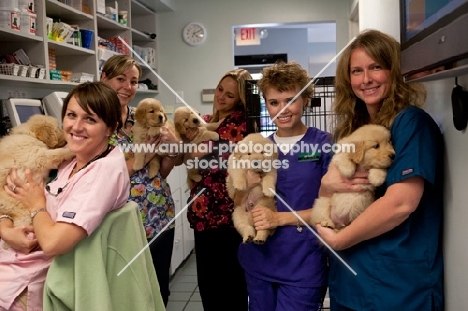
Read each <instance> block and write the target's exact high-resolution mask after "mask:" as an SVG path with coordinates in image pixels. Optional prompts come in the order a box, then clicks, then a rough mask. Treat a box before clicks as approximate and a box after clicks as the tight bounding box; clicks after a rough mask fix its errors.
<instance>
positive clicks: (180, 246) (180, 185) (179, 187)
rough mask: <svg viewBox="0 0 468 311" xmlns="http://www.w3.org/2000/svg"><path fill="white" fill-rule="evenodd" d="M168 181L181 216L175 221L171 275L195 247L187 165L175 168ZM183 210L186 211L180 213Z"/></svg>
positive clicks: (177, 210) (177, 211)
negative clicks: (189, 209) (190, 220)
mask: <svg viewBox="0 0 468 311" xmlns="http://www.w3.org/2000/svg"><path fill="white" fill-rule="evenodd" d="M167 181H168V183H169V185H170V186H171V190H172V197H173V199H174V204H175V213H176V215H179V216H178V217H177V218H176V220H175V234H174V249H173V251H172V261H171V274H173V273H174V272H175V271H176V269H177V268H178V267H179V266H180V264H181V263H182V262H183V261H184V260H185V259H186V258H187V257H188V256H189V255H190V253H191V252H192V250H193V248H194V246H195V241H194V238H193V229H192V228H190V224H189V222H188V220H187V208H185V206H186V205H187V199H188V197H189V195H190V189H189V188H188V186H187V171H186V168H185V165H181V166H176V167H174V169H173V170H172V171H171V173H170V174H169V176H168V178H167ZM184 208H185V209H184ZM183 209H184V211H183V212H182V213H180V212H181V211H182V210H183ZM179 213H180V214H179Z"/></svg>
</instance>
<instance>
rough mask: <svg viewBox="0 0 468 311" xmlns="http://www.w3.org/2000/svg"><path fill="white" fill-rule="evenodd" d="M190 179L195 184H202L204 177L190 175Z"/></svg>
mask: <svg viewBox="0 0 468 311" xmlns="http://www.w3.org/2000/svg"><path fill="white" fill-rule="evenodd" d="M190 179H191V180H193V181H195V182H200V181H201V180H202V176H201V175H199V174H194V175H190Z"/></svg>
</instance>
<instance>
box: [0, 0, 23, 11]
mask: <svg viewBox="0 0 468 311" xmlns="http://www.w3.org/2000/svg"><path fill="white" fill-rule="evenodd" d="M18 8H19V3H18V0H1V1H0V10H2V11H12V10H17V9H18Z"/></svg>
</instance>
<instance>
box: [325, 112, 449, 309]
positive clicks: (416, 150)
mask: <svg viewBox="0 0 468 311" xmlns="http://www.w3.org/2000/svg"><path fill="white" fill-rule="evenodd" d="M391 134H392V143H393V146H394V148H395V153H396V157H395V160H394V162H393V164H392V166H391V167H390V168H389V170H388V175H387V179H386V182H385V184H384V185H383V186H382V187H381V188H379V189H378V196H382V195H383V194H384V193H385V191H386V188H387V187H389V186H391V185H392V184H394V183H397V182H401V181H403V180H405V179H407V178H410V177H414V176H420V177H422V178H423V179H424V181H425V183H424V193H423V196H422V198H421V201H420V203H419V205H418V207H417V209H416V210H415V211H414V212H413V213H412V214H411V215H410V216H409V218H408V219H406V220H405V221H404V222H403V223H401V224H400V225H399V226H397V227H396V228H394V229H393V230H391V231H389V232H387V233H385V234H382V235H380V236H378V237H376V238H373V239H370V240H367V241H364V242H361V243H359V244H357V245H355V246H353V247H351V248H349V249H346V250H344V251H340V252H338V254H339V255H340V256H342V258H343V259H344V260H345V261H346V262H347V263H348V264H349V265H350V266H351V267H352V268H353V269H354V270H355V271H356V272H357V275H356V276H354V275H353V274H352V273H351V272H350V271H349V270H348V269H347V268H346V267H345V266H344V265H343V264H342V263H341V262H340V261H338V260H337V259H336V258H335V257H334V256H333V255H330V275H329V287H330V296H332V297H334V299H335V300H336V301H337V303H338V304H340V305H343V306H346V307H348V308H351V309H354V310H359V311H361V310H376V311H385V310H389V311H395V310H405V311H412V310H414V311H421V310H442V309H443V257H442V239H441V234H442V215H443V214H442V213H443V197H442V195H443V193H442V185H443V174H442V169H443V167H442V165H443V154H444V150H443V141H442V134H441V132H440V130H439V128H438V126H437V124H436V123H435V122H434V120H433V119H432V118H431V116H429V115H428V114H427V113H426V112H425V111H424V110H422V109H420V108H416V107H413V106H411V107H409V108H406V109H405V110H403V111H402V112H400V113H399V114H398V115H397V117H396V118H395V120H394V122H393V125H392V127H391ZM387 208H391V207H390V206H388V207H387Z"/></svg>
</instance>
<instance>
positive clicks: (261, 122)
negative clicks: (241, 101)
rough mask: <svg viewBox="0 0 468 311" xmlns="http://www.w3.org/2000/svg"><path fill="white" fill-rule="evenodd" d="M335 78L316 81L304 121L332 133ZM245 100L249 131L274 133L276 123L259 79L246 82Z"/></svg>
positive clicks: (333, 125) (334, 124) (334, 119)
mask: <svg viewBox="0 0 468 311" xmlns="http://www.w3.org/2000/svg"><path fill="white" fill-rule="evenodd" d="M334 82H335V78H334V77H323V78H318V79H316V81H315V83H314V97H313V98H312V99H311V100H310V105H308V106H307V107H306V110H305V111H304V115H303V117H302V121H303V122H304V124H305V125H307V126H313V127H316V128H318V129H320V130H323V131H326V132H329V133H332V132H333V130H334V128H335V126H336V118H335V114H334V113H333V109H332V104H333V101H334V99H335V87H334ZM245 100H246V108H247V109H246V111H247V132H248V133H262V134H263V135H264V136H268V135H270V134H272V133H273V132H274V131H275V130H276V125H274V124H273V123H271V120H270V116H269V115H268V111H267V110H266V107H265V102H264V100H263V97H262V96H261V94H260V91H259V90H258V86H257V80H247V81H246V82H245Z"/></svg>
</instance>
